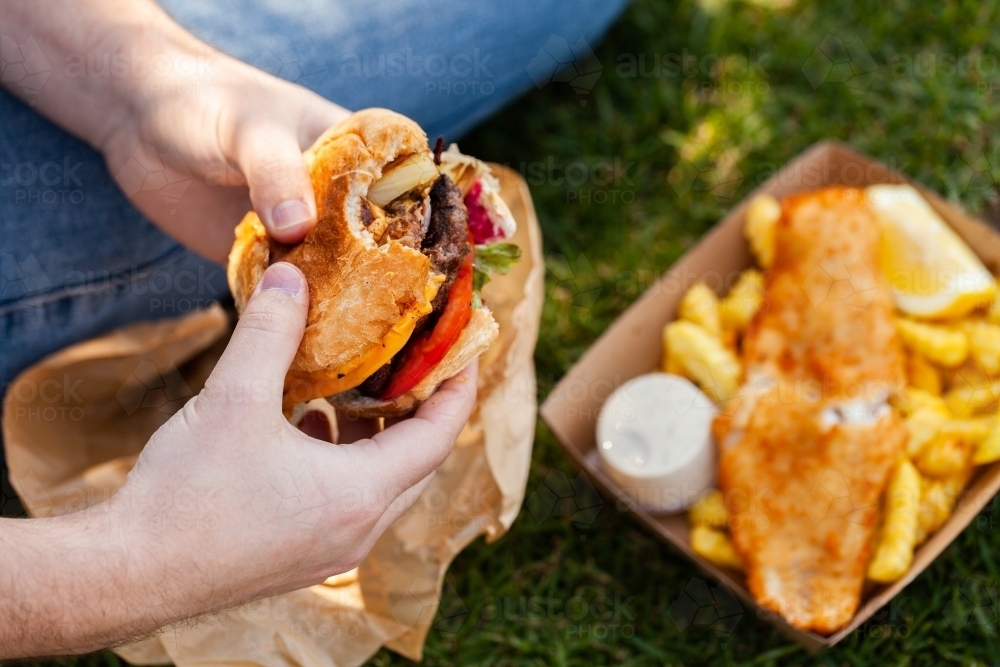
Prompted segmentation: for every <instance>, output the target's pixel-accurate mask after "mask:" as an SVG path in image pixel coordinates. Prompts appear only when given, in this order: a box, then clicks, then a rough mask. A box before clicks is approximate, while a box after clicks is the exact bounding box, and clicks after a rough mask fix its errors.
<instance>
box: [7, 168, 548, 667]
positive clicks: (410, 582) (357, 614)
mask: <svg viewBox="0 0 1000 667" xmlns="http://www.w3.org/2000/svg"><path fill="white" fill-rule="evenodd" d="M493 169H494V173H495V174H496V175H497V176H498V178H499V179H500V183H501V188H502V189H501V194H502V196H503V198H504V200H505V201H506V202H507V204H508V205H509V206H510V209H511V211H512V212H513V214H514V217H515V218H516V219H517V223H518V231H517V234H516V235H515V237H514V238H513V239H511V240H512V241H513V242H514V243H516V244H517V245H519V246H520V247H521V248H522V249H523V251H524V253H523V257H522V259H521V261H520V262H518V264H517V265H516V266H515V267H514V268H513V269H512V270H511V272H510V273H508V274H507V275H506V276H497V277H495V278H494V279H493V280H492V281H491V282H490V283H489V284H488V285H487V286H486V287H485V289H484V290H483V300H484V301H485V302H486V303H487V305H489V307H490V308H491V310H492V311H493V314H494V317H495V318H496V320H497V321H498V322H499V323H500V338H499V339H498V340H497V342H496V343H495V344H494V345H493V346H492V347H491V348H490V349H489V350H488V351H487V352H486V353H485V354H484V356H483V358H482V359H481V361H480V368H481V371H480V385H479V398H478V401H477V407H476V410H475V413H474V414H473V417H472V419H470V421H469V423H468V424H467V425H466V427H465V430H464V431H463V432H462V434H461V435H460V436H459V439H458V442H457V444H456V447H455V449H454V450H453V452H452V454H451V455H450V456H449V457H448V459H447V460H446V461H445V462H444V464H443V465H442V466H441V468H440V469H439V470H438V471H437V473H436V474H435V476H434V479H433V481H432V482H431V484H430V486H428V488H427V489H425V491H424V492H423V495H422V496H421V497H420V499H419V500H417V502H416V503H415V504H414V506H413V507H412V508H411V509H410V510H409V511H408V512H407V513H406V514H404V515H403V516H402V517H400V519H399V520H398V521H397V522H396V523H395V524H393V525H392V526H391V527H390V528H389V529H388V530H387V531H386V532H385V534H384V535H382V537H381V538H380V539H379V540H378V541H377V542H376V544H375V546H374V548H373V549H372V551H371V553H370V554H369V555H368V557H367V558H366V559H365V560H364V562H363V563H362V564H361V565H360V566H359V567H358V568H357V569H356V570H353V571H351V572H347V573H345V574H342V575H338V576H337V577H333V578H332V579H330V580H327V582H326V583H325V584H321V585H317V586H312V587H310V588H307V589H303V590H300V591H295V592H293V593H288V594H285V595H280V596H277V597H274V598H269V599H267V600H262V601H259V602H256V603H253V604H251V605H248V606H245V607H241V608H239V609H235V610H233V611H230V612H227V613H225V614H221V615H218V616H215V617H211V618H208V619H205V620H201V621H199V622H198V623H196V624H183V625H179V626H175V627H172V628H168V629H165V630H164V631H162V632H161V633H159V634H158V635H156V636H154V637H152V638H148V639H145V640H142V641H138V642H135V643H132V644H129V645H126V646H124V647H121V648H118V649H117V653H118V654H119V655H120V656H121V657H123V658H124V659H126V660H128V661H129V662H132V663H135V664H162V663H169V662H173V663H175V664H177V665H194V664H215V663H221V662H225V663H228V664H231V665H238V664H246V665H275V666H279V665H281V666H286V665H289V664H297V665H310V666H312V665H317V666H319V665H328V666H331V667H333V666H337V667H342V666H346V665H359V664H361V663H363V662H364V661H365V660H367V659H368V658H369V657H370V656H371V655H372V654H374V653H375V652H376V651H378V650H379V648H380V647H382V646H386V647H388V648H390V649H392V650H394V651H396V652H398V653H400V654H402V655H404V656H406V657H408V658H411V659H413V660H420V659H421V656H422V652H423V646H424V641H425V640H426V638H427V634H428V632H429V631H430V629H431V626H432V623H433V622H434V618H435V614H436V613H437V608H438V603H439V602H440V599H441V592H442V587H443V584H444V576H445V573H446V571H447V569H448V566H449V564H450V563H451V561H452V559H454V558H455V556H456V555H457V554H458V553H459V552H460V551H461V550H462V549H463V548H465V546H466V545H468V544H469V543H470V542H472V540H474V539H476V538H477V537H478V536H480V535H485V536H486V539H487V540H488V541H492V540H495V539H497V538H498V537H500V536H501V535H503V533H504V532H506V531H507V529H508V528H510V525H511V523H513V521H514V518H515V517H516V516H517V513H518V511H519V510H520V508H521V503H522V501H523V499H524V490H525V484H526V483H527V479H528V466H529V464H530V461H531V445H532V442H533V440H534V433H535V415H536V411H537V403H536V398H535V397H536V394H535V370H534V363H533V355H534V349H535V342H536V340H537V338H538V325H539V320H540V317H541V306H542V296H543V278H544V272H545V269H544V264H543V262H542V254H541V233H540V231H539V228H538V221H537V219H536V217H535V212H534V208H533V206H532V203H531V196H530V194H529V193H528V188H527V186H526V184H525V183H524V180H523V179H522V178H521V177H520V176H519V175H517V174H516V173H515V172H513V171H510V170H508V169H506V168H503V167H499V166H494V167H493ZM231 328H232V322H230V321H229V318H228V317H227V316H226V314H225V313H224V312H223V310H222V309H221V308H219V307H217V306H216V307H213V308H210V309H208V310H205V311H200V312H195V313H191V314H189V315H186V316H184V317H180V318H177V319H174V320H164V321H160V322H155V323H142V324H137V325H133V326H130V327H127V328H124V329H121V330H118V331H115V332H112V333H110V334H108V335H105V336H102V337H101V338H98V339H95V340H91V341H87V342H84V343H80V344H78V345H74V346H72V347H70V348H67V349H65V350H62V351H61V352H58V353H56V354H54V355H52V356H50V357H48V358H46V359H44V360H43V361H41V362H39V363H38V364H36V365H34V366H32V367H31V368H29V369H27V370H26V371H24V372H23V373H22V374H21V375H20V376H19V377H18V378H17V379H16V380H15V381H14V383H13V384H12V385H11V387H10V389H9V390H8V392H7V395H6V396H5V399H4V400H5V407H4V419H3V432H4V440H5V443H6V448H7V461H8V465H9V468H10V479H11V483H12V484H13V486H14V488H15V489H16V490H17V492H18V494H20V496H21V499H22V501H23V502H24V505H25V507H26V508H27V509H28V511H29V513H30V514H31V515H32V516H53V515H58V514H65V513H68V512H72V511H77V510H80V509H84V508H86V507H89V506H91V505H94V504H96V503H98V502H101V501H102V500H105V499H107V498H108V497H110V496H111V495H112V494H114V493H115V491H117V489H118V488H119V487H121V485H122V484H124V482H125V476H126V475H127V474H128V471H129V470H130V469H131V468H132V465H133V464H134V463H135V460H136V458H137V457H138V455H139V453H140V451H141V450H142V447H143V446H144V445H145V443H146V441H147V440H148V439H149V437H150V436H151V435H152V434H153V432H154V431H155V430H156V429H157V428H159V427H160V425H162V424H163V423H164V422H165V421H166V420H167V419H169V418H170V416H171V415H172V414H173V413H174V412H176V411H177V410H178V409H179V408H180V407H181V406H182V405H183V404H184V402H185V401H186V400H187V399H189V398H191V397H192V396H194V395H195V394H196V393H198V391H199V390H200V389H201V387H202V386H203V385H204V382H205V380H206V378H207V377H208V375H209V373H210V372H211V369H212V368H213V367H214V365H215V362H216V360H217V359H218V358H219V355H220V354H221V352H222V350H223V349H224V348H225V343H226V342H227V340H228V338H229V334H230V332H231Z"/></svg>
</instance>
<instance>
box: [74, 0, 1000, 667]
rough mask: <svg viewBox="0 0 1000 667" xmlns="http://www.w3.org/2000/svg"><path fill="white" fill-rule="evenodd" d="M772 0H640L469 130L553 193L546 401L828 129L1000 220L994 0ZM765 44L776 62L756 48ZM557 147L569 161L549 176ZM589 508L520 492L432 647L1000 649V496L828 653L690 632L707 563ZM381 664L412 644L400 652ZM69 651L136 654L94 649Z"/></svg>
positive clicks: (798, 659) (97, 659)
mask: <svg viewBox="0 0 1000 667" xmlns="http://www.w3.org/2000/svg"><path fill="white" fill-rule="evenodd" d="M773 4H774V3H770V2H765V1H764V0H759V2H756V3H743V2H732V3H726V2H725V0H703V2H702V3H701V4H698V3H695V2H690V1H685V2H680V3H667V2H662V1H656V0H639V1H637V2H636V3H635V4H634V5H633V6H632V7H631V8H630V9H629V10H628V11H627V12H626V14H625V15H624V16H623V17H622V18H621V19H620V20H619V21H618V22H617V24H616V25H615V26H614V27H613V29H612V30H611V32H610V34H609V35H608V36H607V38H606V39H605V40H604V41H603V42H602V43H601V44H600V45H599V46H598V47H597V48H596V49H595V52H596V56H597V60H598V61H599V62H600V63H601V65H602V66H603V71H602V74H601V76H600V78H599V79H598V81H597V83H596V85H595V86H594V88H593V90H592V91H590V92H589V93H587V94H586V95H579V94H577V93H575V92H574V91H573V89H572V88H570V87H569V86H568V85H566V84H564V83H552V84H550V85H548V86H546V87H544V88H543V89H541V90H537V91H532V92H531V93H529V94H528V95H526V96H525V97H524V98H523V99H521V100H520V101H518V102H517V103H516V104H514V105H513V106H512V107H510V108H508V109H507V110H505V111H504V112H503V113H501V114H500V115H498V116H497V117H495V118H493V119H491V120H490V121H488V122H487V123H485V124H484V125H483V126H482V127H481V128H479V129H478V130H477V131H476V132H475V133H474V134H473V135H472V136H470V137H468V138H467V139H466V140H465V141H464V142H463V148H464V149H466V150H467V151H468V152H470V153H472V154H475V155H479V156H482V157H485V158H488V159H491V160H494V161H497V162H502V163H507V164H509V165H510V166H512V167H513V168H515V169H520V170H521V171H522V172H523V173H524V174H525V176H526V177H527V178H528V180H529V183H530V185H531V189H532V193H533V196H534V198H535V205H536V207H537V210H538V214H539V219H540V221H541V224H542V227H543V230H544V233H545V251H546V265H547V269H548V272H547V276H546V286H547V297H548V299H547V301H546V305H545V309H544V314H543V320H542V329H541V337H540V339H539V342H538V351H537V354H536V359H537V363H538V377H539V395H540V398H541V399H544V397H545V396H546V395H547V393H548V392H549V391H550V390H551V388H552V387H553V385H554V384H555V382H557V381H558V379H559V378H560V377H561V376H562V375H563V374H564V373H565V372H566V371H567V369H568V368H569V367H570V365H572V363H573V362H574V361H575V360H576V359H578V358H579V356H580V354H581V353H582V352H583V351H584V350H585V349H586V348H587V347H588V346H589V345H590V344H591V343H592V342H593V341H594V340H595V339H596V337H597V336H598V335H599V334H600V333H601V332H602V331H603V330H604V329H605V328H606V327H607V326H608V325H609V324H610V323H611V321H612V320H613V319H614V318H615V317H616V316H617V315H618V314H619V313H621V311H622V310H623V309H625V308H626V307H627V306H628V305H629V304H630V303H631V302H632V301H633V300H634V299H635V298H636V297H637V296H638V295H639V294H640V293H641V292H642V290H643V289H644V288H645V287H646V286H648V285H649V284H650V282H651V281H652V280H653V279H655V277H656V276H659V275H661V274H662V273H663V272H665V271H666V269H667V268H668V267H669V266H670V265H671V263H673V262H674V261H675V260H676V259H677V258H678V257H679V256H680V255H681V254H682V253H683V252H684V251H685V250H686V249H687V248H688V247H690V245H691V244H692V243H693V242H695V241H696V240H697V239H698V238H699V237H700V236H701V235H702V234H703V233H704V232H705V231H706V230H707V229H708V228H709V227H711V226H712V224H713V223H715V221H716V220H718V219H719V218H720V217H721V216H722V215H723V214H724V213H725V212H726V210H727V209H728V208H729V207H730V206H731V204H732V203H733V202H735V201H738V199H739V198H740V197H742V196H743V195H744V194H746V193H747V192H749V191H750V190H752V189H753V188H754V187H755V186H756V185H757V184H758V183H759V182H761V181H763V180H765V179H766V178H767V177H768V176H770V174H771V173H772V172H773V170H774V169H775V168H776V167H778V166H780V165H782V164H784V163H785V162H787V161H788V160H789V159H791V158H792V157H794V156H795V155H796V154H798V153H800V152H801V151H803V150H804V149H805V148H807V147H808V146H809V145H810V144H812V143H814V142H816V141H818V140H821V139H824V138H835V139H840V140H843V141H846V142H848V143H850V144H852V145H853V146H855V147H856V148H858V149H860V150H862V151H866V152H868V153H870V154H872V155H874V156H876V157H877V158H880V159H882V160H883V161H886V162H888V163H889V164H891V165H894V166H895V167H896V168H898V169H900V170H903V171H905V172H906V173H908V174H910V175H911V176H914V177H915V178H917V179H918V180H920V181H921V182H923V183H924V184H926V185H927V186H928V187H930V188H932V189H934V190H936V191H938V192H941V193H943V194H945V195H947V196H948V197H951V198H953V199H956V200H959V201H961V202H962V203H963V204H965V205H966V206H968V207H969V208H970V209H971V210H973V211H974V212H977V213H979V214H980V215H982V216H983V217H985V218H987V219H993V218H996V217H997V215H998V211H1000V199H998V196H997V189H996V187H995V184H994V183H995V181H994V179H995V177H996V176H997V172H998V170H1000V162H998V159H997V156H998V153H997V151H998V148H1000V129H998V123H997V120H998V116H1000V99H998V97H1000V95H998V92H1000V73H998V71H997V70H998V67H1000V65H998V63H997V58H996V57H995V55H992V54H997V53H1000V34H998V33H997V32H996V31H995V30H994V29H993V26H994V25H997V24H998V23H1000V7H998V4H997V3H996V2H985V3H974V2H968V1H964V2H956V3H950V4H948V6H947V7H943V6H942V4H941V3H938V2H931V1H930V0H925V1H923V2H905V1H903V0H899V1H895V2H889V3H884V4H883V3H867V2H860V1H855V2H844V3H828V4H821V3H807V2H802V3H799V4H796V5H795V6H792V7H787V8H781V7H774V6H773ZM828 35H833V36H837V37H839V38H840V39H841V42H842V43H844V44H845V45H846V47H847V48H849V49H853V50H852V53H854V54H855V56H856V58H855V63H856V66H857V68H858V71H859V72H860V76H859V77H858V78H855V79H852V80H851V81H849V82H848V83H847V84H845V83H843V82H839V81H834V80H827V81H826V82H822V76H820V78H818V79H817V78H815V77H816V76H817V75H821V74H822V71H821V70H818V69H817V65H818V63H817V58H816V57H815V56H814V52H815V51H816V49H817V47H819V46H820V44H821V43H822V42H823V40H824V38H826V37H827V36H828ZM855 39H857V40H859V41H860V43H861V44H863V45H864V51H866V52H867V54H868V56H870V60H869V59H868V58H867V57H865V54H864V52H859V51H858V50H857V48H856V47H857V44H858V42H855V41H854V40H855ZM826 44H827V46H828V47H830V48H835V47H836V46H837V44H836V42H835V41H833V42H831V41H829V40H828V41H827V43H826ZM684 53H687V54H689V56H690V57H693V58H694V59H695V63H696V65H701V64H704V65H705V67H703V68H701V67H695V68H694V71H693V72H690V73H689V74H684V73H677V75H673V74H674V72H673V71H672V70H670V71H668V70H666V69H664V68H663V67H662V61H661V70H660V72H659V75H658V76H657V75H656V74H657V73H656V72H655V71H653V70H652V58H653V57H654V56H656V55H659V56H663V55H666V54H681V55H683V54H684ZM713 54H714V55H718V56H720V57H721V61H722V62H726V60H725V59H726V57H727V56H733V58H731V59H730V60H729V61H728V62H729V64H730V66H729V67H728V68H727V67H718V66H716V67H714V68H713V67H712V63H713V62H715V61H714V60H713V59H712V58H707V57H708V56H711V55H713ZM630 55H631V56H635V61H636V69H637V70H638V69H639V68H638V65H639V56H640V55H644V57H645V61H644V62H645V68H646V71H645V72H641V71H640V72H636V76H629V74H630V72H629V71H628V70H627V69H626V67H627V65H628V64H629V62H630V58H629V56H630ZM758 56H762V59H761V60H759V61H758V62H759V63H760V67H759V68H742V67H740V65H741V64H742V62H743V61H741V60H740V58H747V59H749V60H753V59H755V58H756V57H758ZM963 58H964V60H963ZM963 62H964V63H966V64H969V65H971V67H961V65H962V63H963ZM949 63H950V65H949ZM931 64H934V65H936V68H935V69H933V70H932V69H931V68H930V65H931ZM977 65H978V66H979V67H978V69H977V67H976V66H977ZM804 68H805V71H804ZM643 74H645V75H647V76H643ZM807 74H809V75H813V77H814V78H813V79H812V80H813V81H814V82H817V83H818V84H819V85H818V87H814V86H813V84H812V83H810V78H809V76H807ZM833 78H836V76H834V77H833ZM851 86H853V87H854V88H855V91H854V92H852V90H851ZM581 100H585V101H586V104H585V105H581V103H580V102H581ZM616 159H617V160H618V162H619V165H620V168H621V169H620V170H621V171H623V172H624V175H623V177H622V178H619V179H618V180H617V182H612V183H610V184H602V183H603V178H602V177H603V176H605V175H606V172H605V171H600V170H597V171H596V177H594V178H589V179H586V180H585V181H584V182H583V183H581V184H579V185H570V184H567V183H566V182H565V181H563V180H560V179H559V178H558V176H560V175H562V169H565V168H566V167H571V165H574V166H572V167H571V169H575V170H577V171H575V172H572V173H573V175H574V176H576V175H579V174H582V171H580V170H582V169H583V168H584V167H587V168H592V167H595V166H600V165H601V164H604V163H608V164H612V165H613V164H614V162H615V160H616ZM548 164H552V165H561V169H559V170H556V171H553V172H552V174H553V176H552V177H550V176H548V175H546V173H545V169H544V166H545V165H548ZM991 165H992V166H991ZM539 166H542V167H543V168H542V169H539ZM698 174H700V175H698ZM973 176H975V177H974V178H973ZM600 193H603V195H602V194H600ZM588 197H589V201H588V199H587V198H588ZM623 200H624V201H623ZM600 202H603V203H600ZM550 471H556V473H557V476H558V473H564V474H565V475H567V476H568V478H569V479H573V478H574V477H575V474H576V473H575V472H574V471H573V470H572V469H571V467H570V466H569V464H568V462H567V460H566V458H565V457H564V456H563V455H562V453H561V451H560V449H559V447H558V445H557V443H556V442H555V440H554V438H553V436H552V435H551V433H550V432H549V431H548V430H547V429H546V428H545V427H544V426H541V425H540V426H539V427H538V437H537V440H536V443H535V454H534V462H533V465H532V469H531V476H530V479H529V482H528V493H529V496H530V495H531V494H532V492H533V491H535V490H536V489H537V488H538V487H539V485H540V484H542V482H543V480H545V479H546V475H548V474H549V473H550ZM552 479H554V478H552V477H550V478H549V480H552ZM557 514H558V512H557ZM576 519H577V520H579V519H580V517H579V516H578V517H576ZM582 523H583V525H580V526H577V525H574V523H573V517H563V518H560V517H550V518H547V519H545V520H542V521H539V520H536V518H535V517H534V516H533V514H532V513H531V512H528V511H525V512H523V513H522V515H521V517H520V518H519V519H518V521H517V522H516V523H515V524H514V527H513V529H512V530H511V532H510V533H509V534H508V535H507V536H505V537H504V538H502V539H501V540H499V541H498V542H496V543H495V544H492V545H489V546H487V545H485V544H484V543H483V542H482V541H478V542H476V543H475V544H473V545H472V546H471V547H470V548H468V549H467V550H466V551H465V552H463V553H462V554H461V555H460V556H459V557H458V559H457V560H456V561H455V563H454V564H453V566H452V568H451V570H450V571H449V574H448V582H449V589H448V590H449V593H448V595H447V597H446V600H445V602H446V606H447V607H449V608H450V609H451V610H452V611H453V612H454V614H455V615H454V616H453V618H451V619H443V620H441V621H440V622H438V623H437V624H436V625H435V628H434V629H433V630H432V631H431V634H430V637H429V639H428V642H427V647H426V651H425V659H424V663H425V664H427V665H455V664H459V665H464V664H492V665H509V664H518V665H535V664H537V665H548V664H557V665H570V664H572V665H587V664H627V665H662V664H669V665H703V664H723V665H726V664H748V665H749V664H753V665H785V664H825V665H826V664H828V665H868V664H872V665H882V664H890V665H895V664H899V665H904V664H906V665H909V664H941V663H956V664H984V665H985V664H994V665H995V664H1000V639H998V633H1000V621H998V607H997V584H998V578H1000V572H998V563H997V554H998V553H1000V530H998V528H1000V512H998V511H997V508H996V504H991V505H990V506H989V507H988V508H987V509H986V510H985V511H984V512H983V513H982V514H981V515H980V516H979V517H978V519H977V520H976V521H974V522H973V524H972V525H971V526H970V527H969V528H968V529H967V530H966V531H965V532H964V533H963V534H962V535H961V536H960V537H959V538H958V539H957V540H956V541H955V543H954V544H953V545H952V546H951V547H950V548H949V549H948V550H947V551H946V552H945V553H944V554H943V555H942V556H941V557H940V558H939V559H938V561H937V562H936V563H935V564H934V565H932V566H931V567H930V568H929V569H928V570H927V571H925V572H924V573H923V574H922V575H921V576H920V577H919V578H918V579H917V580H916V581H915V582H914V583H913V584H912V585H910V586H909V587H908V588H907V589H906V590H905V591H904V592H903V593H902V594H901V595H900V596H899V598H897V600H896V601H895V602H894V604H893V605H892V606H891V608H887V609H886V610H884V611H883V612H880V613H879V614H878V615H877V616H876V617H875V619H873V621H871V622H870V623H869V624H867V625H866V626H865V627H864V628H862V629H861V630H859V631H858V632H856V633H854V634H853V635H852V636H851V637H849V638H848V639H846V640H845V641H844V642H842V643H841V644H840V645H838V646H837V647H835V648H833V649H831V650H829V651H826V652H824V653H821V654H820V655H818V656H816V657H810V656H808V655H806V654H805V653H804V652H803V651H802V650H801V649H799V648H797V646H796V645H794V644H792V643H790V642H788V641H787V640H785V639H784V638H783V637H782V636H781V635H779V634H778V633H777V632H776V631H775V630H773V629H772V628H771V626H770V625H768V624H766V623H765V622H762V621H760V620H758V619H757V618H755V615H754V613H752V612H745V613H742V615H737V614H733V615H732V616H731V617H730V620H732V619H738V623H737V624H736V625H735V628H732V631H731V632H725V631H720V632H716V631H715V630H713V629H711V628H709V627H707V626H706V625H705V624H699V623H693V624H691V625H690V626H689V627H686V628H685V629H683V630H681V629H679V628H678V626H677V625H676V624H675V622H674V620H673V619H672V617H671V615H670V613H669V611H668V610H669V608H670V604H671V602H673V601H674V600H676V599H677V598H678V596H679V595H680V594H681V593H682V591H683V590H684V589H685V587H686V586H688V585H689V584H690V583H691V582H692V580H695V579H699V578H700V577H701V575H700V574H699V573H698V572H697V570H695V568H694V567H693V566H691V565H690V564H689V563H688V562H687V561H686V560H685V559H684V558H682V557H681V556H680V555H678V554H677V553H676V552H675V551H674V550H673V549H672V548H670V547H668V546H666V545H665V544H663V543H662V542H660V541H659V540H657V539H655V538H654V537H653V536H652V535H651V534H649V533H648V532H647V531H645V530H644V529H643V528H642V527H641V526H639V525H638V524H637V523H636V522H634V521H632V520H631V519H630V518H629V517H628V516H627V515H626V514H624V513H622V512H620V511H618V510H617V509H616V508H615V507H614V505H613V504H612V503H609V502H607V501H605V502H604V504H603V505H601V506H600V509H599V511H598V512H597V515H596V519H593V521H592V522H591V521H589V519H588V520H585V521H583V522H582ZM616 599H617V601H618V602H617V607H616V605H615V600H616ZM571 600H572V602H571ZM581 600H582V601H583V603H586V604H587V605H589V608H588V610H587V611H586V612H583V611H582V607H581V606H580V605H581V604H582V603H581V602H580V601H581ZM606 601H607V602H608V604H607V605H605V602H606ZM550 609H551V611H550ZM738 611H739V610H736V612H737V613H738ZM560 612H562V613H560ZM616 612H617V613H616ZM609 613H610V617H608V614H609ZM570 616H574V617H575V618H571V617H570ZM969 618H971V619H972V620H971V621H970V622H965V619H969ZM682 625H683V624H682ZM372 662H373V664H377V665H389V664H407V663H408V661H406V660H405V659H403V658H400V657H399V656H396V655H395V654H392V653H390V652H388V651H381V652H380V653H378V654H377V655H376V656H375V657H374V658H373V661H372ZM62 664H73V665H107V664H120V663H119V662H118V661H117V660H116V659H115V658H114V657H113V656H112V655H111V654H97V655H94V656H87V657H84V658H79V659H75V660H67V661H64V662H63V663H62Z"/></svg>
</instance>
